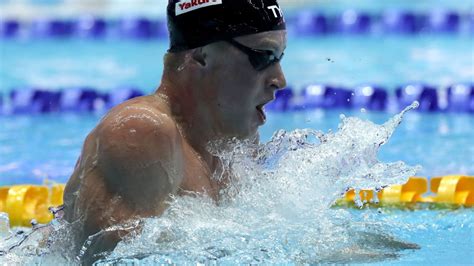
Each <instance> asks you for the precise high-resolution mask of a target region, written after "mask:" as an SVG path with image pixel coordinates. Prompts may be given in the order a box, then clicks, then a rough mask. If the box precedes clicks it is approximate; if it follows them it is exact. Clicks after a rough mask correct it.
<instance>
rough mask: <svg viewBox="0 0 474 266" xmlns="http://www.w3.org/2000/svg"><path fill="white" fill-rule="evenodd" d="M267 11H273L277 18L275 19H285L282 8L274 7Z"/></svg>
mask: <svg viewBox="0 0 474 266" xmlns="http://www.w3.org/2000/svg"><path fill="white" fill-rule="evenodd" d="M267 9H270V10H271V11H273V15H274V16H275V18H281V17H283V13H282V12H281V8H280V7H279V6H277V5H273V6H269V7H267Z"/></svg>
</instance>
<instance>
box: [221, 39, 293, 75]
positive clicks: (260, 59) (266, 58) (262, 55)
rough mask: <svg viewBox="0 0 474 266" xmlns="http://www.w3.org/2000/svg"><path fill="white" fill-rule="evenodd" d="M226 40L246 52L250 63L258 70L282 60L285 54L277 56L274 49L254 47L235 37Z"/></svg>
mask: <svg viewBox="0 0 474 266" xmlns="http://www.w3.org/2000/svg"><path fill="white" fill-rule="evenodd" d="M226 41H227V42H228V43H230V44H232V45H233V46H234V47H236V48H237V49H239V50H240V51H242V52H244V53H245V54H246V55H247V56H248V57H249V61H250V64H252V66H253V67H254V68H255V70H257V71H262V70H264V69H265V68H267V67H269V66H271V65H273V64H276V63H278V62H280V61H281V59H282V58H283V56H284V55H285V53H282V54H281V56H280V57H277V56H276V55H275V54H273V52H272V51H269V50H258V49H253V48H250V47H247V46H245V45H243V44H241V43H239V42H237V41H235V40H234V39H228V40H226Z"/></svg>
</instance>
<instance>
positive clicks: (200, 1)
mask: <svg viewBox="0 0 474 266" xmlns="http://www.w3.org/2000/svg"><path fill="white" fill-rule="evenodd" d="M221 4H222V0H183V1H179V2H178V3H176V7H175V10H176V16H179V15H182V14H185V13H188V12H191V11H194V10H196V9H200V8H203V7H208V6H215V5H221Z"/></svg>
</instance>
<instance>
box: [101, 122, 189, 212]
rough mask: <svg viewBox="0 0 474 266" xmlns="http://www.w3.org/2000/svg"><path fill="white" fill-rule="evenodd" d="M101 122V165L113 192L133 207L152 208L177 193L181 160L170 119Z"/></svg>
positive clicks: (176, 137) (175, 133)
mask: <svg viewBox="0 0 474 266" xmlns="http://www.w3.org/2000/svg"><path fill="white" fill-rule="evenodd" d="M102 123H103V125H102V126H101V129H100V132H99V137H98V143H97V147H98V166H99V170H100V171H101V172H102V175H103V177H104V179H105V181H106V184H107V188H108V190H109V191H110V192H112V193H114V194H117V195H119V196H121V197H122V199H123V200H125V201H126V202H128V203H130V204H132V205H133V206H134V207H146V206H150V207H152V206H154V205H156V204H160V203H161V202H163V201H165V200H166V199H167V198H168V195H169V194H173V193H175V192H176V190H177V188H178V186H179V185H180V184H179V183H180V182H181V179H182V172H181V169H182V167H181V163H182V158H181V156H180V151H181V148H180V147H179V145H180V142H179V140H178V135H177V134H178V133H177V130H176V129H175V126H174V123H172V122H170V121H169V118H166V117H157V115H155V114H148V115H144V114H143V113H140V114H139V116H137V115H136V114H134V113H127V114H124V115H123V116H120V115H117V117H115V118H114V119H111V120H105V121H103V122H102Z"/></svg>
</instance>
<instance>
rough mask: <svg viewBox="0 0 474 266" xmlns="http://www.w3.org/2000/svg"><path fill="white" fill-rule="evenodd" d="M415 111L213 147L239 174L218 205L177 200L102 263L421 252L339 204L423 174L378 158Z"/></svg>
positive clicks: (302, 259)
mask: <svg viewBox="0 0 474 266" xmlns="http://www.w3.org/2000/svg"><path fill="white" fill-rule="evenodd" d="M416 107H417V103H414V104H412V105H411V106H409V107H408V108H406V109H405V110H404V111H403V112H401V113H400V114H398V115H396V116H394V117H393V118H392V119H390V120H389V121H387V122H386V123H385V124H383V125H376V124H374V123H372V122H370V121H364V120H361V119H358V118H352V117H349V118H347V117H345V116H341V120H342V121H341V124H340V125H339V129H338V131H337V132H335V133H332V132H329V133H323V132H320V131H316V130H312V129H304V130H295V131H293V132H285V131H283V130H280V131H278V132H276V133H275V134H274V136H273V137H272V139H271V140H270V141H269V142H268V143H265V144H260V145H254V144H251V143H250V142H249V141H235V140H234V141H230V142H228V143H226V146H227V147H228V148H227V149H213V148H212V147H215V146H216V145H211V148H210V149H211V152H214V154H215V155H217V156H219V157H220V158H221V159H222V166H223V168H224V169H226V170H231V171H232V173H234V176H235V178H232V179H231V182H230V183H229V186H228V188H227V189H225V190H224V191H221V195H220V196H221V199H220V201H219V202H218V204H216V203H214V202H213V200H211V199H210V198H208V197H207V196H205V195H199V194H196V195H194V196H186V197H175V198H173V200H172V202H170V207H169V208H168V209H167V211H166V212H165V213H164V214H163V215H162V216H161V217H159V218H147V219H143V221H141V222H140V224H141V225H140V226H139V227H140V230H137V233H135V234H133V235H130V236H129V237H128V238H126V239H125V240H123V241H121V242H120V243H119V244H118V245H117V247H116V248H115V250H114V251H113V252H112V253H111V254H109V255H108V256H107V257H106V259H104V260H103V261H101V262H99V264H101V263H105V264H107V263H115V262H120V263H136V262H140V263H144V264H163V263H166V264H169V263H173V264H183V263H196V262H200V263H206V264H208V263H219V264H221V263H229V264H247V263H280V264H281V263H292V264H294V263H297V264H299V263H305V264H306V263H311V264H314V263H347V262H358V261H359V262H368V261H372V260H375V261H376V260H384V259H387V258H390V257H394V256H396V252H397V251H399V250H401V249H404V248H414V247H415V246H413V245H410V244H406V243H403V242H400V241H397V240H395V239H393V238H392V237H390V236H388V235H387V234H386V233H384V232H385V229H384V227H383V226H380V225H378V224H377V223H371V222H370V221H363V222H360V221H357V220H356V219H354V218H353V216H352V215H351V213H350V212H349V211H347V210H344V209H331V206H332V205H333V203H334V202H335V200H336V199H337V198H339V197H340V196H341V195H342V194H343V193H344V192H345V191H346V189H347V188H349V187H352V188H356V189H367V188H378V187H382V186H385V185H389V184H394V183H404V182H405V181H406V180H407V178H408V177H410V176H412V175H414V174H415V173H416V171H417V170H418V169H419V167H410V166H407V165H406V164H404V163H403V162H394V163H383V162H380V161H378V159H377V157H376V156H377V152H378V150H379V148H380V146H381V145H383V144H386V143H387V141H388V139H389V138H390V136H391V135H392V134H393V132H394V130H395V129H396V127H397V126H398V125H399V124H400V122H401V121H402V117H403V115H404V114H405V113H406V112H407V111H408V110H411V109H413V108H416ZM220 144H222V143H220ZM214 178H216V179H220V178H222V176H221V175H219V174H216V176H215V177H214ZM59 231H60V230H59ZM59 231H58V232H59ZM63 237H64V233H58V236H55V237H54V239H55V240H56V241H59V243H61V242H64V239H62V238H63ZM50 239H51V238H50ZM61 239H62V241H60V240H61ZM58 246H61V245H57V244H52V245H49V246H48V247H49V248H50V249H51V250H50V251H49V252H45V253H43V254H46V255H44V256H43V257H41V258H39V257H35V258H34V259H33V261H34V262H38V261H41V262H44V263H49V262H51V261H50V260H49V259H48V260H47V261H45V260H46V258H50V259H52V260H53V261H55V262H57V258H58V252H64V248H58ZM62 246H66V245H62ZM53 247H56V250H54V248H53ZM38 249H40V248H38ZM42 250H44V249H42ZM15 254H18V253H15ZM54 254H56V256H55V255H54ZM7 255H10V256H11V254H7ZM18 256H19V255H16V257H15V258H16V259H18V258H19V257H18ZM62 256H63V257H65V255H64V254H62ZM30 257H31V256H30ZM30 257H29V258H30ZM7 258H8V257H7ZM20 258H21V256H20ZM367 258H370V259H367ZM1 259H2V258H1V257H0V260H1ZM10 261H14V260H13V259H10ZM21 261H25V260H24V258H23V260H21ZM66 261H67V263H71V262H74V259H67V260H66ZM76 262H77V261H76Z"/></svg>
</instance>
